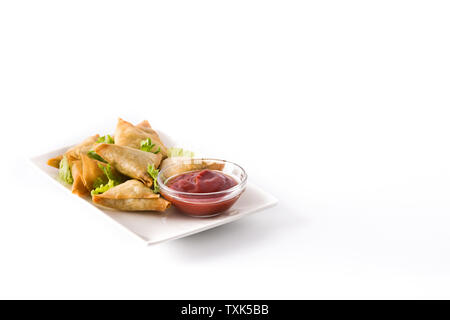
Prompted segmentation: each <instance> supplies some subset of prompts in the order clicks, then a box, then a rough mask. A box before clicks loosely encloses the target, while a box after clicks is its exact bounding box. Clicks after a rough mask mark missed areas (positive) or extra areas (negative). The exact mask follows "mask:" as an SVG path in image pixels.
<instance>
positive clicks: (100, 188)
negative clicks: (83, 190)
mask: <svg viewBox="0 0 450 320" xmlns="http://www.w3.org/2000/svg"><path fill="white" fill-rule="evenodd" d="M98 166H99V168H100V169H102V171H103V173H104V174H105V175H106V178H107V179H108V182H107V183H104V181H102V180H101V179H97V180H96V181H95V182H94V188H95V189H94V190H92V191H91V195H94V194H100V193H104V192H106V191H108V190H109V189H111V188H114V187H115V186H117V185H119V184H121V183H122V181H121V179H119V178H118V177H116V176H115V175H114V174H113V173H112V169H111V166H110V165H109V164H107V165H106V166H104V165H102V164H100V163H99V164H98Z"/></svg>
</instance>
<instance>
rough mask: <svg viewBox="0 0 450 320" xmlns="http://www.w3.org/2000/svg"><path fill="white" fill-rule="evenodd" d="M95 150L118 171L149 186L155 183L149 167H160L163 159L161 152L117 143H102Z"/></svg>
mask: <svg viewBox="0 0 450 320" xmlns="http://www.w3.org/2000/svg"><path fill="white" fill-rule="evenodd" d="M94 150H95V152H96V153H97V154H99V155H100V156H101V157H102V158H103V159H105V160H106V161H107V162H108V163H109V164H111V166H112V167H114V168H115V169H117V171H119V172H120V173H122V174H124V175H126V176H128V177H131V178H134V179H138V180H141V181H142V182H144V184H145V185H147V186H148V187H150V186H151V185H152V184H153V179H152V178H151V177H150V175H149V174H148V173H147V168H148V166H149V165H151V164H153V165H154V166H155V168H158V167H159V164H160V163H161V159H162V156H161V154H159V153H158V154H154V153H152V152H146V151H141V150H138V149H133V148H130V147H125V146H118V145H116V144H107V143H101V144H99V145H98V146H96V147H95V149H94Z"/></svg>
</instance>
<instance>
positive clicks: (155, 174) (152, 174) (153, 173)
mask: <svg viewBox="0 0 450 320" xmlns="http://www.w3.org/2000/svg"><path fill="white" fill-rule="evenodd" d="M147 172H148V174H149V175H150V177H152V179H153V192H154V193H159V185H158V181H157V179H158V174H159V170H158V169H156V168H155V166H154V165H153V164H152V165H148V167H147Z"/></svg>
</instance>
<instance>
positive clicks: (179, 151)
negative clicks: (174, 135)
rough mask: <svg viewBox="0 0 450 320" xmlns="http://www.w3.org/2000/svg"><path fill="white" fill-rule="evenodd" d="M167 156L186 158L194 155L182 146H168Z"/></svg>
mask: <svg viewBox="0 0 450 320" xmlns="http://www.w3.org/2000/svg"><path fill="white" fill-rule="evenodd" d="M167 156H168V157H169V158H174V157H187V158H193V157H194V156H195V154H194V152H192V151H189V150H184V149H183V148H169V149H168V150H167Z"/></svg>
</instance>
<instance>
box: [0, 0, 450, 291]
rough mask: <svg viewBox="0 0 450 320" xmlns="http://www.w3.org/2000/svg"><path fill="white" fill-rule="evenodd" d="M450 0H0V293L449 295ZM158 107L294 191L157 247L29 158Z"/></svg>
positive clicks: (177, 125)
mask: <svg viewBox="0 0 450 320" xmlns="http://www.w3.org/2000/svg"><path fill="white" fill-rule="evenodd" d="M449 16H450V5H449V4H448V2H447V1H245V0H239V1H92V0H89V1H2V2H0V108H1V125H0V137H1V145H2V152H1V155H2V156H1V160H0V162H1V163H0V165H1V168H2V173H1V177H2V180H1V187H0V194H1V201H2V204H1V209H0V212H1V213H0V298H186V299H194V298H209V299H214V298H223V299H227V298H234V299H240V298H255V299H257V298H450V289H449V285H450V250H449V249H450V203H449V201H450V151H449V137H450V126H449V120H450V119H449V116H450V113H449V102H450V95H449V88H450V87H449V86H450V41H449V39H450V37H449V36H450V19H449ZM119 116H120V117H123V118H125V119H127V120H129V121H132V122H138V121H141V120H142V119H148V120H149V121H150V123H151V124H152V125H153V126H154V127H156V128H161V129H163V130H164V131H166V132H168V133H169V134H170V135H172V136H174V137H181V138H183V139H185V140H186V141H191V142H192V145H198V146H201V147H204V148H207V149H208V150H210V155H211V156H221V157H225V158H227V159H229V160H233V161H236V162H238V163H240V164H242V165H243V166H244V167H245V168H246V169H247V171H248V173H249V175H250V177H251V179H252V181H253V182H255V183H256V184H258V185H260V186H261V187H263V188H264V189H265V190H267V191H268V192H270V193H272V194H273V195H275V196H276V197H277V198H278V199H279V200H280V204H279V205H278V206H277V207H276V208H273V209H270V210H267V211H264V212H261V213H258V214H255V215H253V216H250V217H247V218H245V219H242V220H240V221H238V222H235V223H232V224H229V225H226V226H223V227H219V228H217V229H213V230H210V231H207V232H204V233H201V234H198V235H195V236H191V237H188V238H185V239H182V240H177V241H173V242H168V243H164V244H161V245H157V246H153V247H145V246H144V245H143V243H141V242H139V241H138V240H136V238H135V237H134V236H132V235H131V234H129V233H128V232H127V231H124V230H123V229H122V228H121V227H120V226H116V225H115V224H114V223H111V222H110V221H109V220H108V219H107V218H105V217H104V216H102V215H101V213H99V212H97V211H96V210H90V209H89V208H88V207H86V206H80V205H79V202H78V201H76V199H74V198H73V196H72V195H70V194H68V193H65V192H64V191H63V190H61V189H59V188H58V187H57V186H55V185H53V184H52V183H50V182H49V181H48V180H46V179H45V177H44V176H42V175H40V174H39V173H38V172H37V171H36V170H35V169H34V168H32V167H31V166H30V165H29V164H28V158H29V157H31V156H34V155H37V154H40V153H45V152H47V151H50V150H53V149H56V148H59V147H62V146H65V145H68V144H72V143H76V142H78V141H79V140H80V139H82V138H84V137H86V136H87V135H91V134H95V133H100V134H105V133H112V132H113V130H114V127H115V123H116V120H117V117H119Z"/></svg>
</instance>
